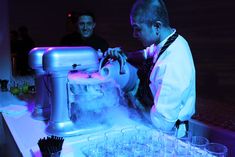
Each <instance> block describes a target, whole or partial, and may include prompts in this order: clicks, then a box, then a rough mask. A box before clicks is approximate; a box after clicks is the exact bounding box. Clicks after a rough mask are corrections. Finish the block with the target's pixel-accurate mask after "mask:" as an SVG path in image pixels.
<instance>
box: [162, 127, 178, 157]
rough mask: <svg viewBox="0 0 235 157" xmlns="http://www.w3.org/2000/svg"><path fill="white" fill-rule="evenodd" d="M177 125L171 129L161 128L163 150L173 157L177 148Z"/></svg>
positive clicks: (165, 153)
mask: <svg viewBox="0 0 235 157" xmlns="http://www.w3.org/2000/svg"><path fill="white" fill-rule="evenodd" d="M176 133H177V129H176V127H174V128H172V129H171V130H169V131H165V130H164V131H163V130H161V138H160V141H161V145H162V152H161V154H164V156H165V157H168V156H169V157H171V156H173V155H174V150H175V142H176Z"/></svg>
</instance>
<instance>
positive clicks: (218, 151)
mask: <svg viewBox="0 0 235 157" xmlns="http://www.w3.org/2000/svg"><path fill="white" fill-rule="evenodd" d="M205 150H206V153H207V157H227V154H228V148H227V147H226V146H225V145H223V144H220V143H209V144H207V145H206V146H205Z"/></svg>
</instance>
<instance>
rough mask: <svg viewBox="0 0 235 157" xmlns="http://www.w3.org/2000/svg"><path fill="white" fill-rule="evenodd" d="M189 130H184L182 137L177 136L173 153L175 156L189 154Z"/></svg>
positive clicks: (183, 156)
mask: <svg viewBox="0 0 235 157" xmlns="http://www.w3.org/2000/svg"><path fill="white" fill-rule="evenodd" d="M191 137H192V134H191V131H186V133H185V135H184V136H183V137H177V139H176V146H175V153H176V155H177V156H182V157H186V156H190V141H191Z"/></svg>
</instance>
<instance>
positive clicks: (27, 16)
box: [9, 0, 235, 104]
mask: <svg viewBox="0 0 235 157" xmlns="http://www.w3.org/2000/svg"><path fill="white" fill-rule="evenodd" d="M133 2H134V0H49V1H46V0H33V1H32V0H20V1H19V0H10V1H9V7H10V8H9V11H10V29H11V30H14V29H17V28H18V27H19V26H21V25H25V26H27V27H28V28H29V33H30V35H31V36H32V38H33V39H34V41H35V42H36V46H56V45H58V43H59V40H60V38H61V37H62V36H63V35H64V34H66V14H67V12H69V11H79V10H83V9H86V10H87V9H89V10H91V11H93V12H94V13H95V15H96V17H97V27H96V32H97V33H98V34H100V35H102V36H103V37H104V38H105V39H106V40H107V41H108V42H109V43H110V46H111V47H115V46H121V47H123V49H125V50H127V51H131V50H136V49H139V48H141V45H140V43H139V42H138V41H136V40H135V39H133V38H132V30H131V27H130V24H129V12H130V9H131V6H132V4H133ZM165 2H166V5H167V8H168V11H169V17H170V21H171V26H172V27H174V28H176V29H177V31H178V33H180V34H181V35H182V36H184V37H185V38H186V39H187V40H188V42H189V44H190V46H191V49H192V54H193V57H194V61H195V66H196V72H197V94H198V96H199V97H204V98H208V99H210V98H211V99H215V100H218V101H224V102H228V103H231V104H233V102H235V98H234V97H235V92H234V88H235V82H234V80H235V48H234V46H235V37H234V35H235V30H234V28H235V22H234V21H235V18H234V15H235V1H234V0H224V1H220V0H165Z"/></svg>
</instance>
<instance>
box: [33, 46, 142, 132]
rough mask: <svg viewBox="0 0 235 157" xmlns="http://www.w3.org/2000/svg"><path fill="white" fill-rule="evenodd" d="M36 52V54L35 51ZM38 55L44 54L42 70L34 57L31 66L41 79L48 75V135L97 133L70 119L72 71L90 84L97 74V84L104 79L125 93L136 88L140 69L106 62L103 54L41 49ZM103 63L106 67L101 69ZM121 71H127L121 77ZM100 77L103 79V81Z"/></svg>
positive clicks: (82, 49) (88, 50)
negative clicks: (79, 73)
mask: <svg viewBox="0 0 235 157" xmlns="http://www.w3.org/2000/svg"><path fill="white" fill-rule="evenodd" d="M39 49H40V50H41V51H39ZM33 52H34V53H36V51H33ZM39 52H40V53H39ZM38 53H39V54H40V55H39V56H41V55H42V67H43V69H42V68H41V67H40V66H36V65H38V64H37V62H38V60H37V59H38V58H37V57H34V58H33V57H31V62H32V63H31V67H33V69H35V71H36V73H37V74H36V75H37V76H38V77H39V76H41V75H40V74H41V73H42V75H49V78H50V82H49V85H50V86H51V88H50V89H51V95H50V100H51V105H50V119H49V122H48V124H47V128H46V132H47V133H48V134H54V135H58V136H74V135H79V134H83V133H85V132H86V133H87V131H88V132H89V131H94V129H92V128H90V129H84V128H81V127H79V126H77V125H75V123H74V122H73V121H72V119H71V102H70V98H69V97H70V85H69V81H68V76H69V74H70V73H71V72H72V73H76V72H82V73H85V74H86V75H87V81H88V80H89V81H91V79H89V78H91V77H93V76H94V74H95V75H96V76H97V75H98V77H97V78H93V79H94V80H96V81H97V79H98V82H101V83H102V79H103V78H104V79H105V80H106V81H107V80H113V81H115V82H116V84H118V85H119V86H120V88H121V89H122V90H123V91H125V92H127V91H130V90H132V89H133V88H134V87H135V86H136V82H137V79H138V77H137V74H136V73H137V70H136V69H135V68H134V67H133V66H131V65H130V64H128V63H126V64H123V63H121V62H120V61H119V62H118V61H114V62H107V63H104V62H103V61H104V58H102V54H101V53H100V52H97V51H96V50H94V49H93V48H91V47H49V48H38V51H37V53H36V54H38ZM30 54H31V53H30ZM31 55H32V54H31ZM32 56H34V55H32ZM100 60H101V62H100ZM100 64H102V65H103V66H104V67H101V66H100ZM99 68H100V69H99ZM122 69H124V71H125V72H124V73H122V74H121V70H122ZM40 72H41V73H40ZM79 76H80V75H78V77H77V78H75V79H78V80H81V79H82V78H79ZM100 78H102V79H101V80H100ZM83 79H84V78H83ZM36 86H37V85H36ZM44 89H45V88H44ZM41 92H43V90H39V91H37V93H36V94H37V95H38V97H40V94H42V93H41ZM45 97H46V96H45ZM43 99H47V98H43ZM48 104H49V103H48ZM87 105H89V104H87ZM36 106H37V105H36Z"/></svg>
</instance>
